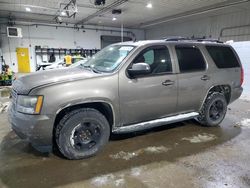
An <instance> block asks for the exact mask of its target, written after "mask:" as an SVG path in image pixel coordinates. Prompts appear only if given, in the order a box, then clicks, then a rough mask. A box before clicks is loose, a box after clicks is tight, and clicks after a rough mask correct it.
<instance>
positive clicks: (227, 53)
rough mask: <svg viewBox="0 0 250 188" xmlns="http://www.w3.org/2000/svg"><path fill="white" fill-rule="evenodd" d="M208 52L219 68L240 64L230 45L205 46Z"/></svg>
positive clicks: (238, 65)
mask: <svg viewBox="0 0 250 188" xmlns="http://www.w3.org/2000/svg"><path fill="white" fill-rule="evenodd" d="M206 48H207V51H208V53H209V54H210V56H211V57H212V59H213V61H214V63H215V64H216V66H217V67H218V68H219V69H223V68H233V67H240V64H239V62H238V60H237V58H236V56H235V54H234V52H233V51H232V49H231V48H230V47H225V46H206Z"/></svg>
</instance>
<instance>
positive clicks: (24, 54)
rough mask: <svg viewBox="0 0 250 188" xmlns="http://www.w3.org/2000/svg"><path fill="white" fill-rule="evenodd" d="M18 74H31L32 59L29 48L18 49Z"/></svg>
mask: <svg viewBox="0 0 250 188" xmlns="http://www.w3.org/2000/svg"><path fill="white" fill-rule="evenodd" d="M16 54H17V63H18V72H23V73H27V72H30V59H29V49H28V48H16Z"/></svg>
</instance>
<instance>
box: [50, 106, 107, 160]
mask: <svg viewBox="0 0 250 188" xmlns="http://www.w3.org/2000/svg"><path fill="white" fill-rule="evenodd" d="M55 133H56V135H55V137H56V143H57V145H58V149H59V151H60V152H61V153H62V154H63V155H64V156H65V157H66V158H68V159H82V158H88V157H91V156H93V155H95V154H96V153H97V152H98V151H99V150H100V149H101V148H102V147H103V146H104V145H105V144H106V143H107V142H108V140H109V135H110V126H109V123H108V121H107V119H106V118H105V117H104V115H103V114H102V113H100V112H99V111H97V110H95V109H91V108H85V109H77V110H74V111H71V112H69V113H68V114H66V115H65V116H64V117H63V118H62V119H61V121H60V122H59V124H58V126H57V127H56V132H55Z"/></svg>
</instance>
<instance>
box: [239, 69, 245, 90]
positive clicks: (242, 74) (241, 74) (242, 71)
mask: <svg viewBox="0 0 250 188" xmlns="http://www.w3.org/2000/svg"><path fill="white" fill-rule="evenodd" d="M243 82H244V69H243V67H241V71H240V85H241V86H242V84H243Z"/></svg>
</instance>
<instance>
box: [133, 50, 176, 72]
mask: <svg viewBox="0 0 250 188" xmlns="http://www.w3.org/2000/svg"><path fill="white" fill-rule="evenodd" d="M136 63H147V64H148V65H149V66H150V69H151V75H153V74H160V73H169V72H172V64H171V58H170V54H169V51H168V49H167V47H166V46H155V47H150V48H147V49H145V50H143V51H142V52H141V53H140V54H139V55H138V56H137V57H136V58H135V59H134V61H133V64H136Z"/></svg>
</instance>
